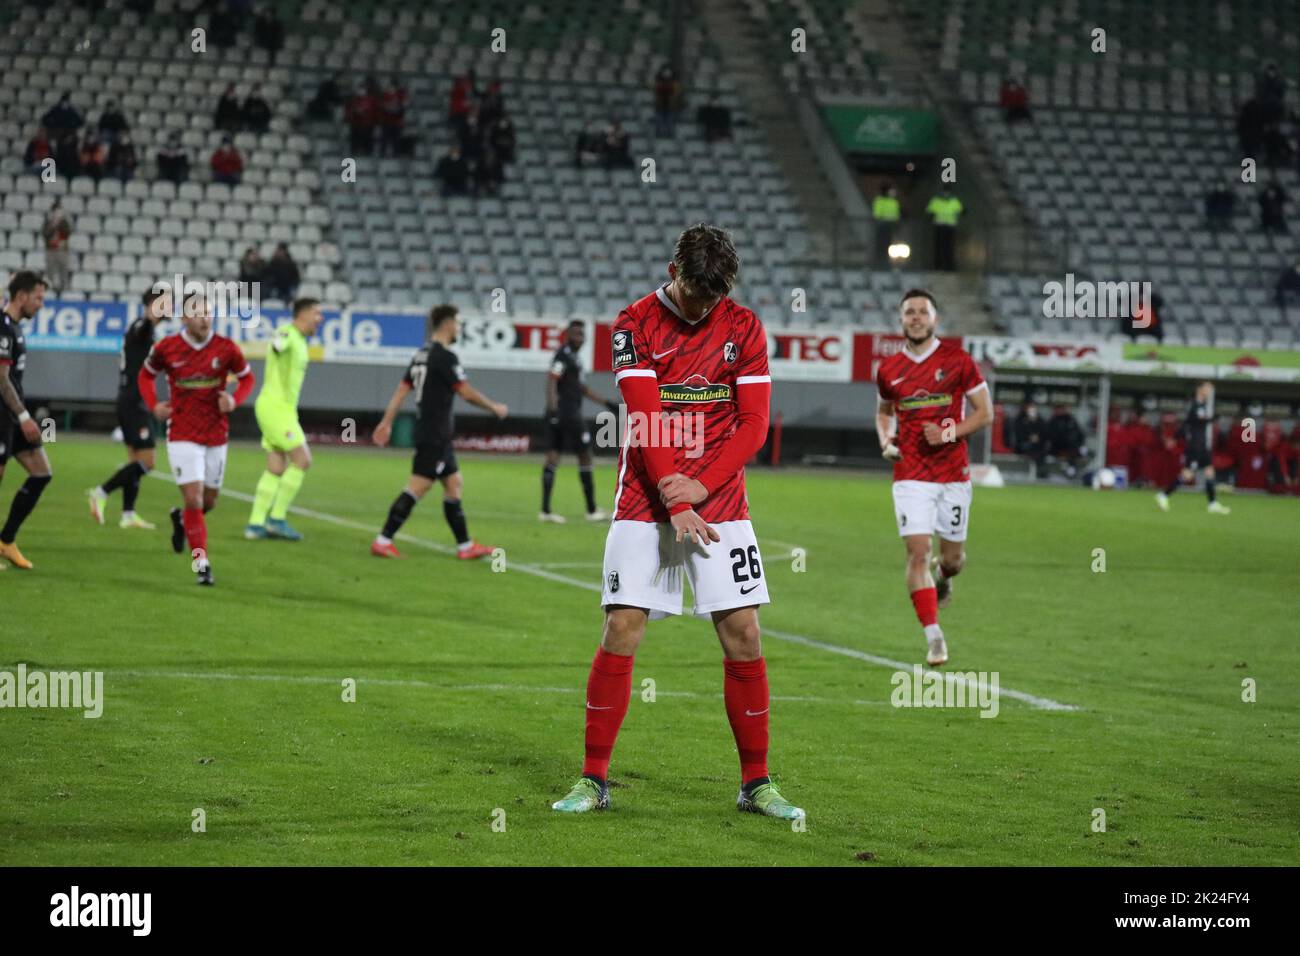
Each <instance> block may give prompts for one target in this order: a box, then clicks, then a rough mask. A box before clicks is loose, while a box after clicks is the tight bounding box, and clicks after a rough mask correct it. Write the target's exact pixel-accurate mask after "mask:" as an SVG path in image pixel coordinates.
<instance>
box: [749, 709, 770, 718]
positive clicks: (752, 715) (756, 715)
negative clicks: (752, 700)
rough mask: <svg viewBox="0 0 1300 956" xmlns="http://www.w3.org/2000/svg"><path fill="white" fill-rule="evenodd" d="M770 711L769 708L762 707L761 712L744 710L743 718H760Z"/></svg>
mask: <svg viewBox="0 0 1300 956" xmlns="http://www.w3.org/2000/svg"><path fill="white" fill-rule="evenodd" d="M771 709H772V708H771V707H764V708H763V709H762V710H748V709H746V711H745V716H746V717H762V716H763V715H764V714H766V713H767V712H768V711H769V710H771Z"/></svg>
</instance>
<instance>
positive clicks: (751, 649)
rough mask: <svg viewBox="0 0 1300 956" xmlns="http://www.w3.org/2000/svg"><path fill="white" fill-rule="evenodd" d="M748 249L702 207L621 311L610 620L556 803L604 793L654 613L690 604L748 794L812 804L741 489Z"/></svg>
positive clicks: (747, 405)
mask: <svg viewBox="0 0 1300 956" xmlns="http://www.w3.org/2000/svg"><path fill="white" fill-rule="evenodd" d="M739 267H740V260H739V258H738V256H737V255H736V248H735V246H734V245H733V244H732V241H731V237H730V236H728V235H727V234H726V233H725V232H723V231H722V230H721V229H717V228H715V227H713V226H708V225H705V224H703V223H701V224H699V225H696V226H692V227H691V228H689V229H687V230H686V231H685V232H683V233H682V234H681V236H680V237H678V240H677V246H676V249H675V250H674V253H673V261H672V262H671V263H670V264H669V266H668V278H669V281H668V282H666V283H664V284H663V285H662V286H660V287H659V288H658V289H656V290H655V291H654V292H652V293H650V294H649V295H647V296H645V297H644V298H642V299H640V300H639V301H637V302H634V303H633V304H632V305H629V306H628V307H627V308H626V309H624V310H623V311H622V312H620V313H619V316H618V320H617V322H615V324H614V329H613V343H612V344H613V359H612V364H613V371H614V373H615V382H616V384H617V385H618V386H619V389H620V391H621V392H622V395H623V401H624V403H625V404H626V405H627V408H628V415H627V427H626V430H625V433H624V437H623V447H622V449H621V451H620V454H619V463H618V490H617V492H616V493H615V498H614V517H613V521H612V522H611V524H610V529H609V533H608V536H607V537H606V539H605V561H604V579H605V583H604V591H603V593H602V595H601V605H602V606H603V608H604V611H605V626H604V633H603V636H602V638H601V642H600V647H599V648H598V649H597V650H596V657H595V660H594V661H593V662H592V665H591V672H590V676H589V677H588V679H587V707H586V718H587V721H586V723H587V727H586V759H585V761H584V763H583V767H582V777H581V778H580V779H579V780H578V782H577V784H575V785H574V787H573V789H572V790H570V791H569V793H568V795H567V796H565V797H564V798H563V799H561V800H559V801H557V802H556V803H554V804H553V805H552V806H553V808H554V809H555V810H559V811H561V812H565V813H585V812H587V811H589V810H600V809H604V808H605V807H607V806H609V788H608V785H607V775H608V772H609V761H610V754H611V753H612V751H613V749H614V741H615V739H616V738H617V736H618V731H619V727H620V725H621V724H622V722H623V718H624V716H625V715H626V714H627V708H628V700H629V698H630V696H631V693H632V659H633V655H634V654H635V653H636V649H637V645H639V644H640V642H641V638H642V637H643V636H644V634H645V627H646V621H647V620H649V619H658V618H663V617H667V616H668V615H671V614H681V613H682V582H683V580H684V579H685V580H689V581H690V584H691V591H692V592H693V594H694V596H695V607H694V614H695V615H696V616H697V617H705V618H710V619H711V620H712V622H713V626H714V629H715V630H716V631H717V634H718V640H719V641H720V642H721V644H722V653H723V657H724V660H723V674H724V682H723V690H724V695H723V696H724V700H725V702H726V710H727V719H728V720H729V721H730V723H731V729H732V733H733V735H734V736H735V740H736V749H737V750H738V751H739V754H740V772H741V788H740V795H739V797H738V798H737V801H736V805H737V808H738V809H741V810H747V811H751V812H754V813H762V814H765V815H767V816H774V817H779V818H782V819H786V820H796V819H802V818H803V816H804V811H803V810H801V809H800V808H799V807H796V806H794V805H793V804H791V803H789V802H788V801H787V800H785V798H784V797H782V796H781V794H780V792H779V791H778V790H777V789H776V787H775V786H774V785H773V784H772V781H771V779H770V778H769V776H768V772H767V750H768V710H769V706H770V698H769V695H768V684H767V670H766V664H765V663H764V660H763V652H762V647H761V645H760V640H759V627H758V606H759V605H760V604H767V603H768V596H767V582H766V579H765V578H764V576H763V563H762V559H761V557H760V555H759V551H758V542H757V539H756V538H755V537H754V529H753V527H752V526H751V525H750V522H749V506H748V501H747V499H746V497H745V474H744V467H745V462H747V461H749V459H750V458H752V457H753V456H754V455H755V454H756V453H757V452H758V450H759V449H760V448H761V447H762V446H763V442H764V441H765V440H766V438H767V424H768V404H769V402H770V399H771V394H772V379H771V376H770V375H769V374H768V366H767V336H766V334H765V333H764V331H763V326H762V324H761V323H760V322H759V320H758V317H757V316H755V315H754V313H753V312H751V311H750V310H749V309H746V308H744V307H743V306H740V305H738V304H737V303H735V302H733V301H732V300H731V299H730V298H728V293H729V292H730V291H731V287H732V286H733V285H734V283H735V280H736V273H737V271H738V269H739Z"/></svg>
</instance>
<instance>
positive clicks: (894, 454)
mask: <svg viewBox="0 0 1300 956" xmlns="http://www.w3.org/2000/svg"><path fill="white" fill-rule="evenodd" d="M876 436H877V437H878V438H879V439H880V453H881V454H882V455H884V456H885V458H887V459H889V460H890V461H898V459H900V458H902V457H903V456H902V453H901V452H899V450H898V445H897V443H896V441H897V438H898V435H897V433H896V432H895V430H894V403H893V402H891V401H889V400H887V399H883V398H882V399H880V401H879V402H877V403H876Z"/></svg>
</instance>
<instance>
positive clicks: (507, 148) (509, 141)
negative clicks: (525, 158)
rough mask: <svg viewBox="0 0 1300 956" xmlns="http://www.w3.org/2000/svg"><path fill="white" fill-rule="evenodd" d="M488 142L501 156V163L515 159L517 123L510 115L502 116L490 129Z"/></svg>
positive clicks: (504, 163)
mask: <svg viewBox="0 0 1300 956" xmlns="http://www.w3.org/2000/svg"><path fill="white" fill-rule="evenodd" d="M488 144H489V145H490V146H491V147H492V148H493V149H494V150H496V154H497V155H498V156H500V157H501V165H503V166H507V165H509V164H510V163H513V162H514V161H515V124H514V122H513V121H512V120H511V119H510V117H509V116H506V115H504V114H503V115H502V116H500V117H499V118H498V119H497V121H496V122H495V123H493V124H492V129H491V130H489V131H488Z"/></svg>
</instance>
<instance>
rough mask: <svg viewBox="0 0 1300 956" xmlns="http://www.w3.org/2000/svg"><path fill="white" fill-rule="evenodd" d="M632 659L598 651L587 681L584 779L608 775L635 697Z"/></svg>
mask: <svg viewBox="0 0 1300 956" xmlns="http://www.w3.org/2000/svg"><path fill="white" fill-rule="evenodd" d="M632 660H633V658H632V657H630V656H626V657H625V656H623V655H621V654H610V653H609V652H608V651H606V650H605V649H604V648H603V647H601V648H597V649H596V657H595V659H594V660H593V661H592V662H591V674H590V676H588V678H587V756H586V759H585V760H584V761H583V762H582V775H583V776H584V777H599V778H600V779H601V780H604V779H606V778H607V777H608V776H609V758H610V754H612V753H613V752H614V741H615V740H617V739H618V728H619V727H621V726H622V724H623V718H624V717H626V716H627V705H628V701H629V700H630V699H631V697H632Z"/></svg>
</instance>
